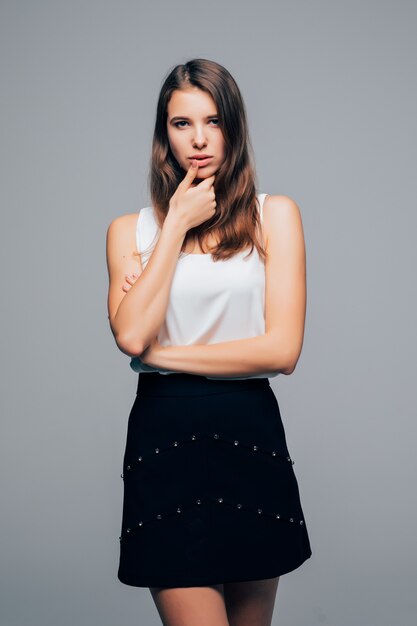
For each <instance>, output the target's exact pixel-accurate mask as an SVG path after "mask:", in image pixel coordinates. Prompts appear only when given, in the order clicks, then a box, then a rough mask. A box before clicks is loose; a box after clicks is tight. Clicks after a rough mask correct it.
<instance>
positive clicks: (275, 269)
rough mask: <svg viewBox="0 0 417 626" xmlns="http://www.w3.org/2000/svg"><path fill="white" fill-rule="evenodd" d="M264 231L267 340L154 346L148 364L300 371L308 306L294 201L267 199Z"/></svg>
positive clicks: (208, 372) (225, 371) (209, 371)
mask: <svg viewBox="0 0 417 626" xmlns="http://www.w3.org/2000/svg"><path fill="white" fill-rule="evenodd" d="M265 209H266V210H265ZM263 231H264V237H265V240H266V250H267V259H266V263H265V334H264V335H259V336H257V337H250V338H248V339H237V340H234V341H225V342H221V343H213V344H202V345H200V344H194V345H191V346H161V345H160V344H159V343H158V342H157V340H154V341H153V342H152V343H151V344H150V346H149V347H148V348H147V350H145V352H143V353H142V355H140V359H141V360H142V359H143V362H144V363H147V364H148V365H151V366H154V367H160V368H166V369H168V370H175V371H176V372H184V373H189V374H199V375H201V376H216V377H217V376H219V377H221V376H224V377H228V376H245V375H256V374H260V373H269V372H270V373H273V372H275V373H276V372H277V371H279V372H282V373H283V374H291V373H292V372H293V371H294V369H295V367H296V364H297V361H298V359H299V357H300V354H301V349H302V345H303V339H304V326H305V315H306V300H307V294H306V291H307V289H306V251H305V242H304V233H303V225H302V219H301V213H300V210H299V207H298V205H297V204H296V203H295V202H294V200H292V199H291V198H289V197H288V196H267V198H266V199H265V202H264V220H263Z"/></svg>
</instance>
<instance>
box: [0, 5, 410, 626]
mask: <svg viewBox="0 0 417 626" xmlns="http://www.w3.org/2000/svg"><path fill="white" fill-rule="evenodd" d="M0 17H1V20H0V21H1V32H0V46H1V48H0V59H1V142H0V143H1V160H2V161H1V173H2V182H1V186H0V194H1V254H2V263H1V270H2V292H3V293H2V296H3V298H2V351H1V354H2V356H1V358H2V377H1V383H2V393H1V414H2V418H1V426H2V433H1V439H0V441H1V451H0V452H1V454H0V459H1V470H2V471H1V477H2V496H1V502H2V507H1V508H2V513H1V517H0V520H1V533H0V537H1V543H2V546H1V561H0V562H1V578H2V580H1V597H0V607H1V609H0V610H1V616H0V623H1V626H26V625H29V624H30V625H31V626H38V625H39V626H41V625H42V626H49V625H57V624H59V625H60V626H61V625H62V626H67V625H71V626H72V625H75V624H82V625H83V626H90V625H91V626H95V625H100V626H114V625H115V624H123V625H124V626H130V625H134V624H135V625H136V624H143V625H145V624H146V626H152V625H154V624H160V620H159V617H158V615H157V613H156V609H155V607H154V604H153V601H152V599H151V596H150V593H149V591H148V590H147V589H139V588H133V587H128V586H125V585H122V584H121V583H120V582H119V581H118V580H117V578H116V573H117V559H118V550H119V543H118V536H119V530H120V519H121V518H120V516H121V505H122V480H121V478H120V473H121V464H122V455H123V449H124V443H125V436H126V427H127V417H128V413H129V411H130V408H131V405H132V403H133V399H134V394H135V388H136V375H135V374H134V373H133V372H132V371H131V370H130V368H129V359H128V357H127V356H126V355H124V354H123V353H121V352H120V351H118V349H117V347H116V344H115V343H114V340H113V338H112V335H111V333H110V329H109V325H108V320H107V308H106V299H107V286H108V284H107V269H106V264H105V236H106V230H107V227H108V224H109V223H110V221H111V220H112V219H113V218H115V217H116V216H117V215H121V214H124V213H131V212H135V211H138V210H139V208H140V207H142V206H146V205H147V204H148V202H149V197H148V192H147V187H146V176H147V171H148V170H147V168H148V160H149V154H150V141H151V133H152V129H153V123H154V115H155V106H156V98H157V95H158V92H159V89H160V86H161V84H162V80H163V77H165V75H166V73H167V72H168V71H169V70H170V69H171V68H172V67H173V66H174V65H175V64H176V63H183V62H185V61H187V60H189V59H191V58H193V57H205V58H210V59H213V60H215V61H218V62H219V63H221V64H223V65H225V67H227V68H228V69H229V71H230V72H231V73H232V75H233V76H234V77H235V79H236V80H237V82H238V84H239V86H240V88H241V90H242V93H243V96H244V99H245V102H246V106H247V110H248V116H249V125H250V132H251V139H252V143H253V146H254V149H255V155H256V166H257V171H258V176H259V181H260V190H259V191H260V192H267V193H270V194H286V195H289V196H290V197H292V198H294V199H295V200H296V201H297V203H298V204H299V206H300V209H301V212H302V216H303V223H304V229H305V238H306V246H307V263H308V268H307V274H308V276H307V280H308V310H307V321H306V334H305V341H304V348H303V353H302V356H301V358H300V361H299V363H298V366H297V368H296V370H295V372H294V373H293V375H292V376H289V377H285V376H280V377H278V378H276V379H275V380H272V381H271V384H272V385H273V388H274V391H275V393H276V395H277V398H278V400H279V403H280V407H281V411H282V416H283V420H284V424H285V427H286V432H287V439H288V444H289V449H290V451H291V454H292V456H293V457H294V459H295V460H296V464H295V466H294V470H295V472H296V476H297V479H298V481H299V487H300V493H301V498H302V503H303V507H304V513H305V516H306V521H307V524H308V530H309V534H310V539H311V545H312V550H313V555H312V557H311V559H309V560H308V561H307V562H306V563H305V564H304V565H303V566H302V567H301V568H299V569H298V570H296V571H294V572H292V573H289V574H287V575H286V576H283V577H282V579H281V581H280V585H279V589H278V594H277V602H276V607H275V613H274V624H282V625H284V624H285V625H288V626H307V625H308V626H313V625H315V624H319V625H325V626H326V625H328V626H374V625H375V626H393V624H395V625H396V626H411V625H412V624H414V623H415V619H416V613H417V600H416V593H415V590H416V583H417V580H416V578H417V577H416V556H417V555H416V537H415V529H416V523H417V519H416V517H417V516H416V499H415V479H416V454H415V449H416V437H415V435H416V423H415V422H416V411H415V391H414V389H413V387H412V386H413V383H414V378H415V366H414V357H415V352H416V330H415V329H416V324H415V320H416V304H415V301H416V300H415V268H416V245H415V239H416V218H415V215H416V208H417V207H416V192H415V176H414V180H412V173H413V174H414V175H415V171H416V143H417V136H416V134H417V133H416V124H415V114H416V110H417V109H416V105H417V103H416V86H415V75H416V65H415V63H414V62H413V59H415V58H416V53H417V50H416V47H417V45H416V17H417V8H416V3H415V2H411V1H410V2H407V1H398V0H397V1H396V2H386V1H383V2H381V1H380V2H363V1H362V2H358V1H354V2H352V1H350V2H343V3H341V2H337V1H332V2H320V1H319V2H310V1H305V2H297V1H294V0H291V1H288V2H274V3H273V2H268V3H267V2H263V3H262V2H261V3H259V2H256V3H252V2H249V3H248V2H242V1H239V2H237V1H236V2H228V3H226V4H225V5H224V4H223V3H221V2H217V1H215V0H213V1H212V2H210V3H196V2H173V3H172V2H160V1H156V2H152V3H150V4H148V3H144V2H134V1H131V2H127V1H120V0H119V1H118V2H115V1H114V2H97V1H96V2H93V1H90V2H87V3H86V2H81V1H70V2H68V1H67V2H65V3H64V2H61V1H58V2H57V1H55V2H52V1H51V2H47V1H38V2H33V1H32V2H28V1H25V2H23V1H17V2H12V1H10V0H9V1H7V2H5V1H4V0H3V1H2V3H1V16H0Z"/></svg>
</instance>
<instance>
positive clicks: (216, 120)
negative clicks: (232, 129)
mask: <svg viewBox="0 0 417 626" xmlns="http://www.w3.org/2000/svg"><path fill="white" fill-rule="evenodd" d="M210 122H215V125H216V126H218V125H219V119H218V118H217V117H216V118H213V119H211V120H210ZM179 124H188V122H187V121H186V120H180V121H179V122H174V126H175V127H176V128H184V126H179Z"/></svg>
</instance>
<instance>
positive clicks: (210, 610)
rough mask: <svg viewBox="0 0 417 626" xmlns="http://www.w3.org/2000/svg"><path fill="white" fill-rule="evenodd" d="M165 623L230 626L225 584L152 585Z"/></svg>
mask: <svg viewBox="0 0 417 626" xmlns="http://www.w3.org/2000/svg"><path fill="white" fill-rule="evenodd" d="M149 591H150V592H151V595H152V598H153V600H154V602H155V605H156V608H157V610H158V613H159V616H160V618H161V620H162V623H163V625H164V626H196V624H198V626H214V625H215V626H229V622H228V620H227V614H226V607H225V604H224V596H223V585H211V586H207V587H175V588H171V587H150V588H149Z"/></svg>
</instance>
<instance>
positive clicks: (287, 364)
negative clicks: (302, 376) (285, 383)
mask: <svg viewBox="0 0 417 626" xmlns="http://www.w3.org/2000/svg"><path fill="white" fill-rule="evenodd" d="M277 357H278V358H277ZM299 357H300V353H299V351H297V352H294V350H290V349H288V351H286V352H284V353H282V352H280V354H278V355H277V354H276V355H275V359H274V360H273V369H274V371H278V372H281V373H282V374H285V375H286V376H289V375H290V374H292V373H293V372H294V370H295V368H296V366H297V362H298V359H299Z"/></svg>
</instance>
